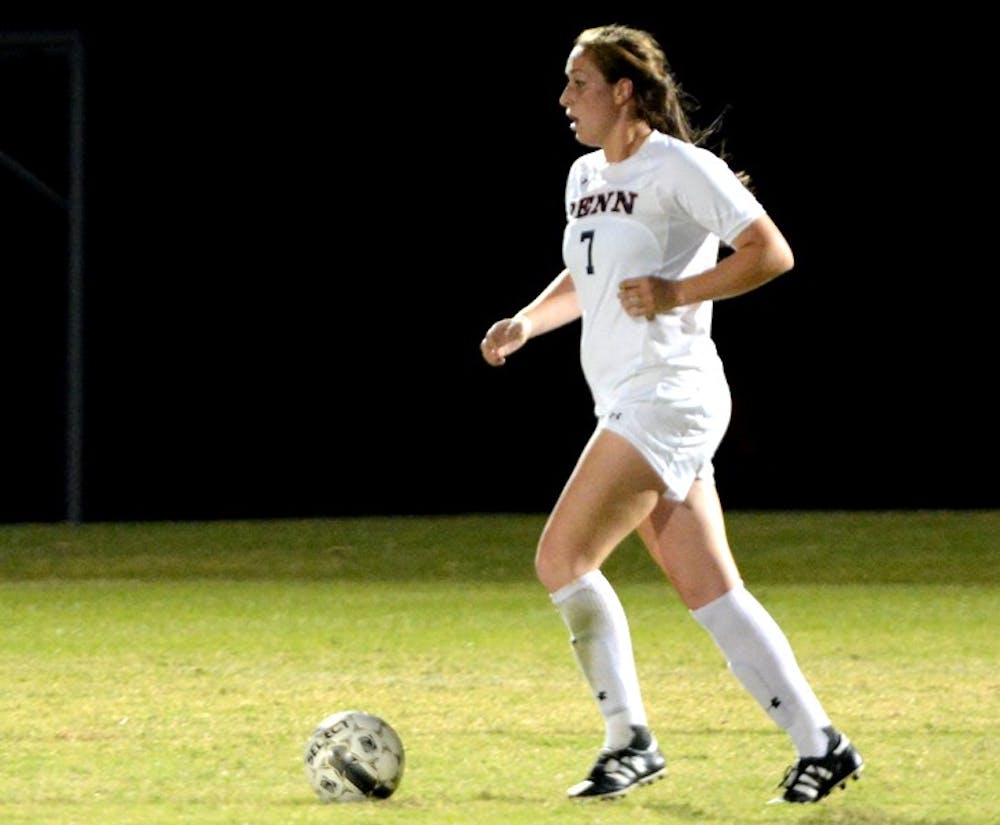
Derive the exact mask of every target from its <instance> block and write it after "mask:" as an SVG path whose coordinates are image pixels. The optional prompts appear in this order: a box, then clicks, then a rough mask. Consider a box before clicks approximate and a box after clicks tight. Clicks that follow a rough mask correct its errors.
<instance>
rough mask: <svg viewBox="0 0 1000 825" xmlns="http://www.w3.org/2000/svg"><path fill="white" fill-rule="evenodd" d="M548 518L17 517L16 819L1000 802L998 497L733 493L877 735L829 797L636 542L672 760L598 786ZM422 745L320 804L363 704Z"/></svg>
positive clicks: (1, 630)
mask: <svg viewBox="0 0 1000 825" xmlns="http://www.w3.org/2000/svg"><path fill="white" fill-rule="evenodd" d="M542 522H543V517H542V516H463V517H448V518H412V517H408V518H395V519H393V518H378V519H375V518H373V519H352V520H315V521H294V520H289V521H273V522H206V523H150V524H94V525H84V526H81V527H76V528H74V527H71V526H68V525H7V526H0V777H2V785H0V823H5V825H13V824H14V823H32V825H39V824H40V823H53V825H56V823H57V824H58V825H77V824H79V825H91V824H92V823H93V824H99V825H125V824H126V823H142V824H143V825H147V824H149V825H157V824H158V823H195V824H196V825H201V824H202V823H204V825H214V823H254V824H255V825H256V824H257V823H260V824H261V825H289V824H290V823H352V825H353V823H379V825H383V823H388V825H394V824H395V823H399V824H400V825H403V824H404V823H405V825H424V824H425V823H426V825H442V824H443V823H462V824H463V825H464V824H465V823H471V824H472V825H487V823H503V825H521V823H523V824H524V825H529V823H530V825H539V824H541V823H560V825H562V823H588V824H589V823H609V825H610V824H611V823H628V825H636V824H637V823H646V822H650V823H653V822H655V823H691V824H693V823H699V825H701V823H726V825H744V824H745V823H786V822H794V823H838V825H848V823H850V825H897V823H906V825H918V823H919V825H931V824H932V823H933V824H934V825H943V824H944V823H948V824H949V825H969V824H970V823H974V824H975V825H979V823H996V822H1000V773H998V769H997V760H996V757H995V754H996V750H997V740H998V735H1000V696H998V687H1000V641H998V635H997V627H998V618H1000V598H998V597H1000V539H998V537H1000V511H991V512H983V511H978V512H977V511H970V512H909V513H904V512H885V513H875V512H869V513H843V512H839V513H734V514H731V515H730V517H729V528H730V537H731V539H732V542H733V545H734V547H735V549H736V553H737V557H738V560H739V561H740V563H741V567H742V569H743V573H744V577H745V579H746V581H747V583H748V585H749V586H750V588H751V589H752V590H753V592H754V593H755V594H756V595H757V596H758V597H759V598H760V600H761V601H762V602H763V603H764V604H765V605H766V606H767V607H768V608H769V609H770V610H771V612H772V613H773V614H774V615H775V617H776V618H777V619H778V621H779V622H780V623H781V624H782V625H783V627H784V628H785V630H786V632H787V633H788V635H789V637H790V639H791V641H792V644H793V646H794V648H795V650H796V653H797V654H798V657H799V659H800V662H801V664H802V666H803V669H804V670H805V672H806V674H807V675H808V676H809V678H810V679H811V681H812V683H813V685H814V687H815V688H816V691H817V693H818V694H819V696H820V698H821V699H822V700H823V702H824V704H825V706H826V708H827V710H828V711H829V712H830V714H831V716H832V717H833V719H834V722H835V723H836V724H837V725H839V726H841V727H843V728H844V729H845V730H846V731H847V732H848V733H849V735H850V736H851V738H852V739H853V740H854V741H855V743H856V744H857V745H858V747H859V749H860V750H861V751H862V753H863V754H864V756H865V759H866V761H867V766H866V769H865V772H864V774H863V778H862V780H861V781H860V782H856V783H854V782H852V783H851V784H850V785H849V787H848V789H847V791H846V792H843V791H839V790H836V791H834V794H833V795H831V797H830V798H828V799H827V800H825V801H824V802H822V803H821V804H819V805H811V806H789V805H780V806H767V805H766V804H765V802H766V801H767V799H769V798H770V797H771V796H772V795H773V793H774V791H775V785H776V784H777V782H778V781H779V780H780V779H781V776H782V773H783V771H784V769H785V767H787V765H788V764H789V763H790V762H791V761H792V759H793V753H792V751H791V748H790V745H789V744H788V741H787V739H786V737H785V735H784V734H783V733H782V732H780V731H778V730H777V729H775V728H774V727H773V726H772V725H771V723H770V722H769V720H768V719H767V717H766V716H765V714H764V713H763V711H761V710H760V709H759V708H758V707H757V706H756V704H755V703H754V702H753V700H752V699H751V698H750V696H749V695H748V694H746V693H744V692H743V691H742V689H741V688H740V687H739V685H738V683H737V682H736V681H735V680H734V679H733V678H732V677H731V676H730V675H729V673H728V672H727V670H726V667H725V663H724V662H723V661H722V659H721V657H720V655H719V653H718V651H717V650H716V648H715V646H714V644H713V643H712V641H711V639H710V638H709V637H708V635H707V634H706V633H705V632H704V631H703V630H702V629H701V627H700V626H698V625H697V624H696V623H695V622H694V621H693V620H692V619H691V618H690V617H689V616H688V614H687V611H686V610H685V609H684V608H683V606H682V605H681V604H680V602H679V600H678V599H677V597H676V595H675V594H674V593H673V591H672V590H670V589H669V587H668V586H667V585H666V583H665V582H663V581H662V580H661V578H660V576H659V574H658V572H657V571H656V568H654V566H653V565H652V562H651V561H650V560H649V559H648V557H646V556H645V555H644V553H643V551H642V550H641V547H640V545H639V544H638V543H637V542H635V541H634V540H629V541H628V542H626V543H625V545H623V546H622V547H621V548H620V549H619V550H618V552H617V553H616V555H615V556H614V557H613V558H612V560H611V561H610V562H609V564H608V565H607V567H606V572H607V574H608V576H609V578H610V579H611V580H612V582H614V583H615V584H616V585H617V586H618V587H619V591H620V594H621V597H622V601H623V602H624V604H625V607H626V610H627V611H628V612H629V616H630V619H631V623H632V628H633V633H634V640H635V648H636V656H637V660H638V666H639V670H640V675H641V677H642V680H643V686H644V692H645V700H646V705H647V710H648V713H649V716H650V720H651V723H652V724H653V726H654V729H655V731H656V733H657V735H658V737H659V738H660V740H661V743H662V744H663V746H664V749H665V751H666V753H667V757H668V760H669V769H670V773H669V775H668V776H667V778H666V779H665V780H663V781H662V782H659V783H656V784H655V785H652V786H650V787H648V788H641V789H638V790H636V791H635V792H634V793H633V794H632V795H630V796H629V797H627V798H626V799H624V800H621V801H618V802H596V803H576V802H571V801H569V800H567V799H566V798H565V789H566V788H567V787H568V786H569V785H571V784H573V783H574V782H576V781H577V780H579V779H580V778H582V776H583V775H584V774H585V773H586V771H587V770H588V769H589V766H590V763H591V761H592V760H593V758H594V756H595V754H596V750H597V748H598V746H599V745H600V740H601V736H602V733H603V727H602V723H601V720H600V717H599V715H598V713H597V710H596V708H595V706H594V704H593V702H592V700H591V698H590V696H589V693H588V691H587V689H586V687H585V685H584V683H583V680H582V677H581V676H580V674H579V673H578V671H577V669H576V665H575V663H574V661H573V659H572V657H571V654H570V651H569V644H568V639H567V635H566V631H565V628H564V626H563V624H562V621H561V619H560V618H559V616H558V614H557V613H556V612H555V611H554V609H553V608H552V607H551V605H550V604H549V601H548V598H547V596H546V595H545V593H544V591H543V590H542V588H541V586H540V585H539V584H537V582H536V581H535V580H534V578H533V571H532V564H531V559H532V555H533V552H534V543H535V540H536V537H537V534H538V532H539V530H540V529H541V526H542ZM351 707H354V708H358V709H362V710H368V711H371V712H373V713H376V714H378V715H381V716H384V717H385V718H386V719H388V720H389V721H390V722H391V723H392V724H393V726H394V727H395V728H396V729H397V730H398V731H399V733H400V734H401V736H402V738H403V741H404V743H405V745H406V748H407V764H406V772H405V775H404V777H403V781H402V784H401V786H400V788H399V790H398V791H397V792H396V794H395V795H394V796H393V797H391V798H390V799H388V800H385V801H380V802H365V803H360V804H354V805H322V804H320V803H319V802H318V800H317V799H316V798H315V797H314V795H313V792H312V790H311V789H310V788H309V786H308V784H307V782H306V779H305V774H304V771H303V767H302V750H303V746H304V744H305V741H306V739H307V738H308V736H309V734H310V732H311V731H312V728H313V726H314V725H315V723H316V722H318V721H319V720H320V719H321V718H323V717H324V716H326V715H328V714H330V713H332V712H334V711H337V710H342V709H346V708H351Z"/></svg>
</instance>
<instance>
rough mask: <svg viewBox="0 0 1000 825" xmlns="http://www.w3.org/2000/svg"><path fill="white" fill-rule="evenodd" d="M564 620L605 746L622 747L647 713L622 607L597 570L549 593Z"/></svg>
mask: <svg viewBox="0 0 1000 825" xmlns="http://www.w3.org/2000/svg"><path fill="white" fill-rule="evenodd" d="M551 599H552V603H553V604H554V605H555V606H556V608H558V610H559V613H560V614H561V615H562V617H563V621H564V622H566V626H567V627H568V628H569V632H570V642H571V644H572V646H573V654H574V656H575V657H576V661H577V663H578V664H579V665H580V669H581V670H582V671H583V675H584V677H586V679H587V683H588V684H589V685H590V688H591V690H592V691H593V694H594V698H595V700H596V701H597V707H598V709H599V710H600V711H601V715H602V716H603V717H604V724H605V740H604V746H605V747H609V748H614V749H618V748H624V747H627V746H628V745H629V743H630V742H631V741H632V736H633V731H632V725H641V726H642V727H645V726H646V724H647V723H646V711H645V709H644V708H643V704H642V695H641V693H640V691H639V678H638V676H637V675H636V670H635V658H634V657H633V653H632V637H631V635H630V633H629V627H628V620H627V619H626V617H625V610H624V609H623V608H622V604H621V602H620V601H619V599H618V595H617V594H616V593H615V591H614V589H613V588H612V587H611V584H610V583H609V582H608V580H607V579H606V578H605V577H604V574H603V573H602V572H601V571H600V570H592V571H591V572H589V573H585V574H584V575H582V576H581V577H580V578H578V579H576V581H572V582H570V583H569V584H567V585H565V586H564V587H560V588H559V589H558V590H557V591H556V592H555V593H553V594H552V595H551Z"/></svg>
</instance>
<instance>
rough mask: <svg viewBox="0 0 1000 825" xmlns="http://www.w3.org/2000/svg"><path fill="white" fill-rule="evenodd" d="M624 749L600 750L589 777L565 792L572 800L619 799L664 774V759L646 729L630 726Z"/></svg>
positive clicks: (665, 766) (665, 770) (665, 761)
mask: <svg viewBox="0 0 1000 825" xmlns="http://www.w3.org/2000/svg"><path fill="white" fill-rule="evenodd" d="M632 730H633V731H634V735H633V736H632V742H631V743H630V744H629V746H628V747H627V748H621V749H620V750H616V751H613V750H608V749H602V750H601V753H600V755H599V756H598V757H597V761H596V762H595V763H594V767H593V768H591V769H590V774H589V775H588V776H587V778H586V779H584V780H583V781H582V782H577V784H575V785H574V786H573V787H572V788H570V789H569V790H568V791H567V792H566V793H567V795H568V796H569V797H570V798H571V799H619V798H620V797H623V796H625V794H627V793H628V792H629V791H630V790H632V788H634V787H635V786H636V785H648V784H649V783H650V782H655V781H656V780H657V779H662V778H663V777H664V776H666V773H667V760H666V758H665V757H664V756H663V752H662V751H661V750H660V748H659V746H658V745H657V744H656V740H655V739H654V738H653V737H652V735H651V734H650V733H649V731H648V730H646V729H645V728H640V727H638V726H637V725H633V726H632Z"/></svg>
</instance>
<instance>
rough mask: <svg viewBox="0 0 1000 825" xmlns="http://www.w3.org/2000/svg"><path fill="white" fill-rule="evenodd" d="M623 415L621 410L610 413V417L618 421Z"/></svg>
mask: <svg viewBox="0 0 1000 825" xmlns="http://www.w3.org/2000/svg"><path fill="white" fill-rule="evenodd" d="M621 417H622V414H621V413H620V412H613V413H608V418H610V419H611V420H612V421H618V420H620V419H621Z"/></svg>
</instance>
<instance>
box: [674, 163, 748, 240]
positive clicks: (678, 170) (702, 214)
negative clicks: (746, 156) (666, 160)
mask: <svg viewBox="0 0 1000 825" xmlns="http://www.w3.org/2000/svg"><path fill="white" fill-rule="evenodd" d="M664 174H665V177H664V180H663V183H664V185H665V189H664V192H663V194H664V196H665V197H666V199H668V200H669V201H670V202H671V205H672V206H673V208H674V209H676V210H680V211H681V212H682V213H683V214H684V215H686V216H687V218H688V219H690V220H691V221H693V222H694V223H696V224H698V225H699V226H701V227H703V228H704V229H706V230H708V231H709V232H711V233H712V234H714V235H716V236H717V237H718V238H719V239H720V240H722V242H723V243H725V244H727V245H732V243H733V241H734V240H735V239H736V236H737V235H739V234H740V232H742V231H743V230H744V229H746V228H747V226H749V225H750V224H751V223H753V222H754V221H755V220H757V218H759V217H761V216H762V215H764V214H766V213H765V210H764V207H763V206H762V205H761V203H760V202H759V201H758V200H757V198H756V197H755V196H754V194H753V193H752V192H751V191H750V190H749V189H748V188H747V187H746V186H745V185H744V184H743V182H742V181H741V180H740V179H739V178H738V177H737V176H736V173H735V172H733V170H732V169H730V167H729V165H728V164H727V163H726V162H725V161H724V160H723V159H722V158H720V157H718V156H717V155H715V154H713V153H711V152H709V151H708V150H707V149H702V148H698V147H693V146H688V147H687V150H686V151H683V152H679V153H677V154H676V155H675V156H674V162H672V163H670V164H669V165H668V167H667V168H666V169H665V171H664ZM665 206H666V204H665Z"/></svg>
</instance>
